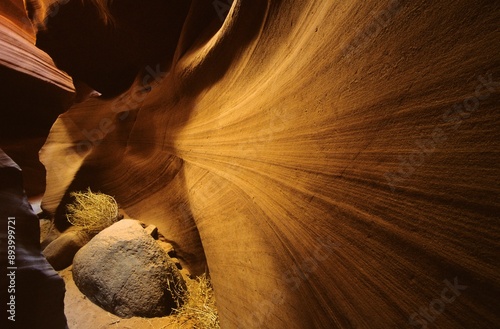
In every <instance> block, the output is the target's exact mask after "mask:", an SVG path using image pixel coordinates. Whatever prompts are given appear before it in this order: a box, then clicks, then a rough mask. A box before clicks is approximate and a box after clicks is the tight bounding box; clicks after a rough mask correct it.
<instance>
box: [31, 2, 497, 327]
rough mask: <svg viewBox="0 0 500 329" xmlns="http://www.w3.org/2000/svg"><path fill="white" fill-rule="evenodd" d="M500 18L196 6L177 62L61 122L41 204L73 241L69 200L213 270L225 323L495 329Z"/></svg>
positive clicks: (347, 5)
mask: <svg viewBox="0 0 500 329" xmlns="http://www.w3.org/2000/svg"><path fill="white" fill-rule="evenodd" d="M117 2H119V1H117ZM217 3H218V4H220V2H217ZM219 9H220V7H219ZM210 10H213V12H212V14H203V13H209V12H210ZM61 14H62V13H61ZM117 14H118V13H117ZM224 14H226V13H224ZM210 15H211V16H210ZM200 17H205V18H206V17H208V18H206V20H205V21H203V20H202V19H200ZM222 17H223V16H222ZM60 19H63V18H62V17H61V18H60ZM498 21H500V8H499V4H498V3H497V2H494V1H488V0H480V1H476V2H474V3H473V4H471V3H470V2H469V1H465V0H459V1H450V0H445V1H439V2H432V1H424V0H418V1H411V2H409V1H402V0H399V1H398V0H391V1H380V2H364V1H349V2H346V1H324V2H321V3H319V2H317V1H295V0H292V1H286V2H285V1H279V0H276V1H274V0H269V1H264V0H257V1H256V0H253V1H246V0H235V1H234V2H233V4H232V6H231V9H230V11H228V13H227V18H225V20H224V21H223V22H221V21H220V20H219V15H218V12H217V10H216V9H215V8H214V7H213V6H212V2H209V1H192V2H191V8H190V9H189V13H188V14H187V16H186V18H185V21H184V24H183V26H182V31H181V32H180V35H179V41H178V43H177V48H176V50H175V53H174V55H173V56H172V57H171V60H168V59H169V57H168V56H167V55H165V59H167V62H168V65H165V66H163V67H162V66H159V68H160V69H159V70H155V68H156V67H157V66H156V63H148V64H147V65H145V66H144V68H143V70H142V72H141V73H139V74H138V75H137V77H136V80H135V82H134V83H133V84H132V86H131V87H130V88H129V89H128V90H127V91H125V92H124V93H122V94H121V95H119V96H117V97H114V98H103V97H100V98H90V99H88V100H87V101H86V102H83V103H81V104H78V105H75V106H74V107H73V108H71V109H70V110H69V111H68V112H66V113H64V114H63V115H61V116H60V117H59V118H58V120H57V121H56V123H55V124H54V126H53V127H52V130H51V133H50V135H49V137H48V139H47V142H46V144H45V146H44V147H43V149H42V153H41V159H42V161H43V163H44V164H45V166H46V168H47V171H48V173H47V192H46V194H45V197H44V200H43V207H44V208H45V210H46V211H48V212H51V213H53V214H55V216H56V220H57V221H58V225H60V226H64V225H65V223H64V206H65V203H66V202H68V201H69V199H68V195H69V192H71V191H73V190H82V189H85V188H86V187H87V186H90V187H91V188H92V189H93V190H101V191H102V192H104V193H107V194H110V195H113V196H115V197H116V199H117V200H118V202H119V203H120V205H121V206H122V207H124V208H125V209H126V211H127V213H129V214H130V216H132V217H134V218H138V219H140V220H147V221H148V222H149V223H151V224H154V225H156V226H157V227H158V228H159V230H160V231H161V232H168V236H166V238H167V239H168V240H170V242H171V243H172V244H173V245H174V247H175V250H176V251H177V254H178V256H179V258H180V259H181V261H183V265H184V266H185V267H187V268H188V269H189V270H190V271H191V272H192V273H195V274H196V273H201V272H203V271H204V270H205V269H209V270H210V275H211V278H212V282H213V286H214V290H215V294H216V299H217V305H218V308H219V314H220V321H221V324H222V326H223V327H224V328H238V327H239V328H284V327H287V328H405V327H417V328H419V327H425V326H429V325H431V324H432V325H435V326H436V327H439V328H461V327H464V328H494V327H495V326H497V324H498V323H499V322H500V318H499V313H498V310H497V309H496V307H495V305H496V304H495V303H496V301H497V300H498V296H499V295H500V278H499V276H498V273H499V264H498V241H499V238H500V234H499V233H500V232H499V217H498V216H499V214H500V211H499V210H500V207H499V202H498V200H499V192H500V186H499V181H498V177H500V167H499V166H498V161H499V160H500V153H499V151H500V148H499V146H500V145H499V143H500V130H499V129H498V126H499V121H500V115H499V113H498V111H497V109H498V103H499V100H500V58H499V56H498V54H499V53H500V51H499V50H500V49H499V47H500V46H499V45H500V42H499V41H500V34H499V32H498ZM221 24H222V25H221ZM47 33H50V29H49V30H48V32H47ZM79 37H81V38H84V35H83V36H82V35H79ZM86 41H88V42H89V44H91V45H92V42H91V41H92V40H86ZM66 60H67V61H68V62H71V58H66ZM151 64H152V65H151ZM158 64H159V63H158ZM163 64H164V63H163ZM148 66H149V68H148ZM163 71H164V72H163ZM151 72H153V73H155V72H156V73H157V74H153V73H151ZM104 82H105V81H104ZM104 82H103V83H104Z"/></svg>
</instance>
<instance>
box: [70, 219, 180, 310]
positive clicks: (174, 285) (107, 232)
mask: <svg viewBox="0 0 500 329" xmlns="http://www.w3.org/2000/svg"><path fill="white" fill-rule="evenodd" d="M73 278H74V280H75V283H76V285H77V286H78V288H79V289H80V291H81V292H82V293H84V294H85V295H86V296H87V297H88V298H89V299H90V300H92V301H93V302H94V303H96V304H97V305H99V306H101V307H102V308H104V309H105V310H107V311H109V312H111V313H113V314H116V315H119V316H121V317H125V318H128V317H132V316H142V317H159V316H165V315H169V314H170V313H171V312H172V309H173V308H176V307H177V303H176V300H179V298H180V297H181V296H180V295H176V293H177V292H178V293H184V291H185V290H186V285H185V283H184V279H183V278H182V276H181V274H180V272H179V270H178V269H177V267H176V265H175V264H174V262H173V261H172V260H171V259H170V257H169V256H168V255H167V253H166V252H165V251H164V250H163V249H162V248H161V247H160V245H159V244H157V243H156V241H155V240H154V238H153V237H151V235H149V233H147V232H146V230H144V229H143V227H142V226H141V224H140V223H139V222H138V221H135V220H131V219H123V220H121V221H119V222H117V223H115V224H113V225H111V226H110V227H108V228H106V229H104V230H103V231H101V232H100V233H99V234H97V235H96V236H95V237H94V238H93V239H92V240H91V241H90V242H89V243H88V244H87V245H85V246H84V247H83V248H81V249H80V250H79V251H78V252H77V253H76V255H75V259H74V262H73Z"/></svg>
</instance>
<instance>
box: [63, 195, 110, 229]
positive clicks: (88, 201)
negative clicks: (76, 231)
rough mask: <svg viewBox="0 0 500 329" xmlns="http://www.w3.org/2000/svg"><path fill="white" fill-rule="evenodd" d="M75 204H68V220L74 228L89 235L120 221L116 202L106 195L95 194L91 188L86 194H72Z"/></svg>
mask: <svg viewBox="0 0 500 329" xmlns="http://www.w3.org/2000/svg"><path fill="white" fill-rule="evenodd" d="M70 195H71V196H72V197H73V198H74V202H73V203H71V204H68V205H67V207H66V209H67V215H66V216H67V218H68V221H69V222H70V223H71V224H73V225H74V226H78V227H81V228H82V230H84V231H86V232H88V233H98V232H100V231H102V230H103V229H105V228H106V227H108V226H110V225H112V224H113V223H115V222H116V221H118V218H119V213H118V204H117V203H116V200H115V199H114V198H113V197H112V196H110V195H107V194H104V193H100V192H97V193H93V192H92V191H91V190H90V188H89V189H88V190H87V191H86V192H84V191H81V192H71V194H70Z"/></svg>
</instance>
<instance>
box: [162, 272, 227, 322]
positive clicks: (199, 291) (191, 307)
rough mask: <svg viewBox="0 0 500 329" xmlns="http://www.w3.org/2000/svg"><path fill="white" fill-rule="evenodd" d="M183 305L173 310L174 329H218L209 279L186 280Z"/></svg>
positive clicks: (202, 277)
mask: <svg viewBox="0 0 500 329" xmlns="http://www.w3.org/2000/svg"><path fill="white" fill-rule="evenodd" d="M186 286H187V292H186V293H185V294H184V303H183V304H182V306H180V307H179V308H178V309H176V310H175V313H174V315H173V317H172V318H173V320H172V324H173V325H174V328H193V329H220V325H219V316H218V314H217V308H216V307H215V296H214V291H213V289H212V285H211V283H210V280H209V278H207V277H206V275H202V276H199V277H198V278H196V279H195V280H190V279H187V280H186Z"/></svg>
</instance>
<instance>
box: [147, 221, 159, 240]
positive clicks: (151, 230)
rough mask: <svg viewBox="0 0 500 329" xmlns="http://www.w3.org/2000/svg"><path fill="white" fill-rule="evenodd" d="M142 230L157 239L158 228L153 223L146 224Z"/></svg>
mask: <svg viewBox="0 0 500 329" xmlns="http://www.w3.org/2000/svg"><path fill="white" fill-rule="evenodd" d="M144 230H146V233H147V234H149V235H151V236H152V237H153V239H155V240H158V228H157V227H156V226H154V225H148V226H147V227H146V228H145V229H144Z"/></svg>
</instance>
